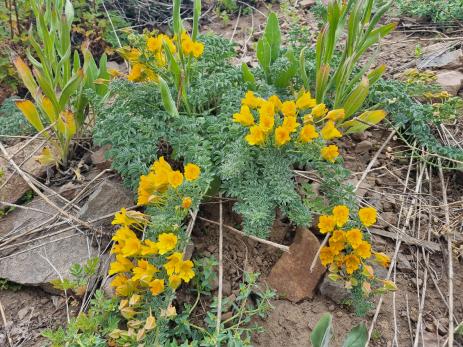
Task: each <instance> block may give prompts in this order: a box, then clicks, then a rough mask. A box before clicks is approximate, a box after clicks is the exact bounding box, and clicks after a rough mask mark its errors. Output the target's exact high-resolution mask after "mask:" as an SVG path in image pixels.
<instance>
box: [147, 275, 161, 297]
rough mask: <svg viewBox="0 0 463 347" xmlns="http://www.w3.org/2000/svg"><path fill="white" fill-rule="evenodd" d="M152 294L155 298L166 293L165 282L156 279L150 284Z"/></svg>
mask: <svg viewBox="0 0 463 347" xmlns="http://www.w3.org/2000/svg"><path fill="white" fill-rule="evenodd" d="M149 287H150V292H151V294H153V295H154V296H156V295H159V294H161V293H162V292H163V291H164V280H161V279H158V278H157V279H155V280H152V281H151V282H150V283H149Z"/></svg>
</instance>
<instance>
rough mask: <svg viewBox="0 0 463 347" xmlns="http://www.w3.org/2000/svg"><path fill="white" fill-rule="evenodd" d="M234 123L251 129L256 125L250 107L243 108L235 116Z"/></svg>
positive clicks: (244, 106)
mask: <svg viewBox="0 0 463 347" xmlns="http://www.w3.org/2000/svg"><path fill="white" fill-rule="evenodd" d="M233 121H234V122H235V123H239V124H241V125H243V126H245V127H250V126H252V125H254V116H253V115H252V113H251V110H250V109H249V106H248V105H243V106H241V110H240V113H235V114H234V115H233Z"/></svg>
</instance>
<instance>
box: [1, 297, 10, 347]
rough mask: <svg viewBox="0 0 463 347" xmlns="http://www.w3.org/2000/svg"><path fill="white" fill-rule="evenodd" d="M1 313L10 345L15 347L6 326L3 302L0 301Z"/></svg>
mask: <svg viewBox="0 0 463 347" xmlns="http://www.w3.org/2000/svg"><path fill="white" fill-rule="evenodd" d="M0 313H1V314H2V320H3V327H4V328H5V333H6V337H7V338H8V344H9V345H10V347H13V341H12V340H11V336H10V332H9V331H8V326H7V324H6V317H5V311H4V310H3V305H2V301H1V300H0Z"/></svg>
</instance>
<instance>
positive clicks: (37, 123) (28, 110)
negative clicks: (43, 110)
mask: <svg viewBox="0 0 463 347" xmlns="http://www.w3.org/2000/svg"><path fill="white" fill-rule="evenodd" d="M16 107H17V108H19V110H20V111H21V112H22V113H23V115H24V117H25V118H26V119H27V120H28V122H29V123H31V125H32V126H33V127H34V128H35V130H37V131H42V130H43V129H44V126H43V124H42V121H41V120H40V116H39V112H38V111H37V108H36V107H35V106H34V104H33V103H32V102H31V101H30V100H17V101H16Z"/></svg>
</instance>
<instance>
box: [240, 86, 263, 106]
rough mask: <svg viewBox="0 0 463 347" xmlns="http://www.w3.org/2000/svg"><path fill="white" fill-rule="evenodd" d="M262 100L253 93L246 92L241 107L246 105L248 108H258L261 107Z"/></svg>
mask: <svg viewBox="0 0 463 347" xmlns="http://www.w3.org/2000/svg"><path fill="white" fill-rule="evenodd" d="M262 102H263V100H262V99H261V98H258V97H256V96H255V95H254V92H253V91H251V90H250V91H248V92H247V93H246V94H245V96H244V99H242V100H241V103H242V104H243V105H247V106H249V107H250V108H258V107H259V106H260V105H262Z"/></svg>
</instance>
